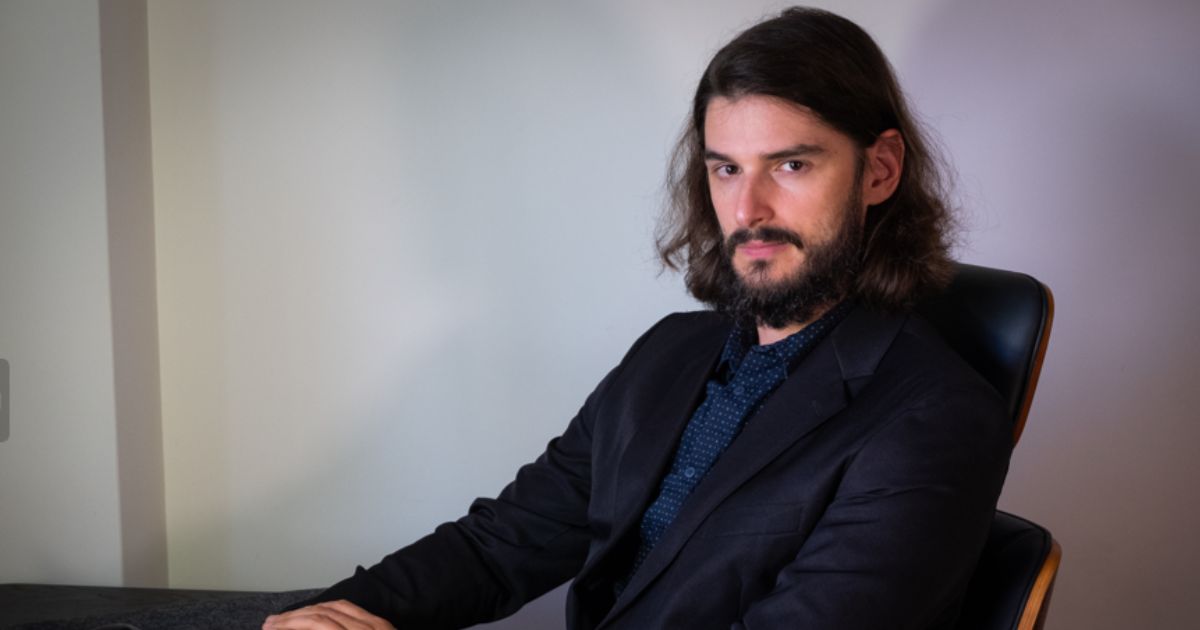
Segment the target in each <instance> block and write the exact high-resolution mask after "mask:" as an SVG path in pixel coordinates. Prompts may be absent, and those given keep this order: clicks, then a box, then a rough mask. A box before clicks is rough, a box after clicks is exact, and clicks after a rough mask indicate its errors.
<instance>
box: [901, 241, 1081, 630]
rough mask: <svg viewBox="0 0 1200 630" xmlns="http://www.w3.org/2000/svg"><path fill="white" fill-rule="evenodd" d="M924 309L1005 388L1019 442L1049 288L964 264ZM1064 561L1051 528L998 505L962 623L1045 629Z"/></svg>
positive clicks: (1049, 315) (1040, 350) (1050, 304)
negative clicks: (1010, 512) (1005, 510)
mask: <svg viewBox="0 0 1200 630" xmlns="http://www.w3.org/2000/svg"><path fill="white" fill-rule="evenodd" d="M918 311H919V312H920V313H921V314H922V315H923V316H924V317H925V318H926V319H928V320H929V321H930V322H931V323H933V325H934V326H935V327H936V328H937V329H938V331H939V332H941V334H942V335H943V336H944V337H945V338H946V341H947V342H948V343H949V344H950V345H951V347H953V348H954V349H955V351H957V352H958V353H959V354H960V355H962V357H963V358H964V359H966V360H967V362H968V363H970V364H971V366H972V367H974V368H975V369H976V370H977V371H978V372H979V373H980V374H981V375H982V376H983V377H984V378H986V379H987V380H988V382H990V383H991V384H992V386H993V387H995V388H996V390H997V391H998V392H1000V395H1001V396H1002V397H1003V398H1004V400H1005V401H1006V403H1007V404H1008V411H1009V414H1010V415H1011V417H1012V420H1013V444H1014V445H1015V444H1016V442H1017V440H1019V439H1020V437H1021V431H1022V429H1024V427H1025V418H1026V416H1027V415H1028V414H1029V406H1030V404H1031V403H1032V402H1033V393H1034V390H1035V389H1036V387H1037V380H1038V375H1039V373H1040V371H1041V366H1042V359H1043V357H1044V356H1045V353H1046V343H1047V341H1048V340H1049V337H1050V324H1051V321H1052V320H1053V316H1054V300H1053V297H1052V295H1051V294H1050V290H1049V289H1048V288H1047V287H1046V286H1045V285H1043V284H1042V283H1040V282H1038V281H1037V280H1035V279H1033V278H1032V277H1030V276H1027V275H1025V274H1021V273H1014V272H1011V271H1002V270H999V269H990V268H987V267H978V266H975V265H965V264H958V265H957V270H956V273H955V277H954V279H953V280H952V281H951V284H950V286H949V287H948V288H947V289H946V291H944V292H943V293H942V294H940V295H938V296H936V297H934V298H932V299H930V300H928V301H926V302H925V303H923V304H921V305H920V306H919V307H918ZM1061 558H1062V550H1061V548H1060V547H1059V545H1058V542H1057V541H1055V540H1054V538H1053V536H1051V535H1050V532H1048V531H1047V530H1046V529H1045V528H1043V527H1041V526H1040V525H1038V524H1036V523H1034V522H1032V521H1029V520H1026V519H1023V518H1021V517H1019V516H1016V515H1013V514H1008V513H1006V512H1001V511H999V510H997V511H996V516H995V518H994V519H993V521H992V529H991V532H990V533H989V534H988V540H987V543H986V545H985V547H984V550H983V555H982V557H981V558H980V560H979V564H978V565H977V566H976V568H975V573H974V574H973V575H972V577H971V582H970V584H969V585H968V587H967V594H966V598H965V600H964V603H963V609H962V613H961V615H960V618H959V622H958V625H957V627H958V628H959V629H961V630H1035V629H1040V628H1042V627H1043V625H1044V624H1045V619H1046V611H1047V610H1048V609H1049V606H1050V596H1051V593H1052V591H1053V587H1054V578H1055V576H1056V575H1057V573H1058V565H1059V562H1060V560H1061Z"/></svg>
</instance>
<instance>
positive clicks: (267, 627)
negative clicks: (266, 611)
mask: <svg viewBox="0 0 1200 630" xmlns="http://www.w3.org/2000/svg"><path fill="white" fill-rule="evenodd" d="M262 627H263V630H395V628H394V627H393V626H392V624H390V623H388V622H387V621H386V620H384V619H380V618H379V617H376V616H375V615H372V614H371V613H369V612H367V611H365V610H363V609H361V608H359V607H358V606H355V605H354V604H351V603H350V602H348V601H346V600H344V599H342V600H338V601H336V602H322V603H320V604H316V605H313V606H306V607H304V608H300V609H298V610H293V611H290V612H286V613H283V614H282V615H271V616H270V617H267V620H266V621H264V622H263V626H262Z"/></svg>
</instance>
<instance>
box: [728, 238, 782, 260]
mask: <svg viewBox="0 0 1200 630" xmlns="http://www.w3.org/2000/svg"><path fill="white" fill-rule="evenodd" d="M787 246H788V244H787V243H783V242H780V241H746V242H745V243H742V244H741V245H738V246H737V250H738V251H739V252H741V253H742V254H743V255H745V256H747V257H749V258H767V257H769V256H774V255H775V254H776V253H778V252H779V251H780V250H782V249H783V248H785V247H787Z"/></svg>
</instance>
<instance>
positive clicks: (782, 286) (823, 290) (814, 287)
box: [722, 195, 863, 328]
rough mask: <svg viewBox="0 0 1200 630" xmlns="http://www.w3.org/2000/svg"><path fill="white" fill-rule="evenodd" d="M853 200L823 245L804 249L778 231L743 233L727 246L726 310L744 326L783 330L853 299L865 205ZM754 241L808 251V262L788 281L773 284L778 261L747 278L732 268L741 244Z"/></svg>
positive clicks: (755, 266) (755, 265)
mask: <svg viewBox="0 0 1200 630" xmlns="http://www.w3.org/2000/svg"><path fill="white" fill-rule="evenodd" d="M857 197H858V196H857V195H852V198H851V199H849V200H848V202H847V204H846V207H845V208H844V209H843V212H842V224H841V225H840V226H839V228H838V231H837V233H836V234H834V237H833V238H832V239H830V240H829V241H827V242H824V243H808V244H805V243H804V242H803V241H802V239H801V238H800V236H799V235H798V234H796V233H795V232H792V231H790V230H785V229H783V228H778V227H762V228H756V229H753V230H747V229H742V230H738V231H736V232H734V233H733V234H731V235H729V238H728V239H726V242H725V257H724V264H725V266H727V269H726V270H725V271H726V273H723V274H722V275H723V276H724V277H725V278H724V283H725V285H726V286H725V287H724V291H723V293H724V294H725V295H726V296H727V299H726V300H725V304H724V307H725V308H724V310H726V311H727V312H728V313H730V314H731V315H732V316H733V317H734V318H735V319H736V320H737V321H738V322H739V323H740V324H741V325H743V326H747V327H748V326H759V325H765V326H768V327H770V328H784V327H786V326H788V325H790V324H797V323H804V322H808V321H811V320H812V319H813V318H814V317H815V316H817V315H818V314H819V312H820V311H821V310H823V309H826V308H828V307H831V306H833V305H835V304H836V303H838V302H839V301H841V300H843V299H845V297H846V296H848V295H849V294H850V292H851V290H852V288H853V286H854V279H855V278H856V277H857V275H858V272H859V269H860V268H861V266H862V248H863V242H862V241H863V221H862V209H861V208H862V206H861V202H860V201H859V200H858V199H857ZM751 240H761V241H765V242H781V243H788V244H790V245H791V246H793V247H796V248H798V249H800V250H802V251H803V252H804V260H803V262H802V263H801V264H800V265H799V266H798V267H797V268H796V269H795V270H794V271H792V272H791V273H790V274H789V275H788V276H787V277H785V278H782V279H779V280H774V281H771V280H768V279H767V274H768V273H769V272H770V270H771V269H770V268H771V265H773V264H778V263H777V262H775V261H754V262H752V263H751V264H750V268H749V269H747V270H746V271H745V273H739V272H738V271H737V270H736V269H734V267H733V254H734V252H735V250H736V248H737V245H739V244H741V243H745V242H747V241H751Z"/></svg>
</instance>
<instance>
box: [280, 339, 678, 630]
mask: <svg viewBox="0 0 1200 630" xmlns="http://www.w3.org/2000/svg"><path fill="white" fill-rule="evenodd" d="M660 324H661V322H660ZM657 328H658V326H655V327H654V328H651V329H650V330H649V331H647V332H646V333H645V334H644V335H642V337H641V338H640V339H639V340H638V341H637V342H636V343H635V344H634V345H633V347H632V348H631V349H630V350H629V352H628V353H627V354H626V356H625V359H624V360H623V361H622V362H621V364H620V365H618V366H617V367H616V368H614V369H613V370H612V371H611V372H610V373H609V374H608V375H607V376H606V377H605V378H604V380H602V381H601V382H600V384H599V385H598V386H597V387H596V389H595V390H594V391H593V392H592V393H591V395H590V396H589V397H588V399H587V401H586V402H585V403H584V405H583V407H582V408H581V409H580V411H579V413H578V414H577V415H576V416H575V418H574V419H573V420H571V422H570V424H569V425H568V426H567V429H566V431H565V432H564V433H563V434H562V435H561V436H559V437H557V438H555V439H553V440H551V441H550V443H549V444H548V445H547V447H546V450H545V451H544V452H543V453H542V455H541V456H540V457H538V459H537V460H536V461H534V462H532V463H530V464H527V465H525V466H523V467H521V469H520V470H519V471H518V472H517V475H516V478H515V479H514V480H513V482H512V483H510V484H509V485H508V486H507V487H505V488H504V490H503V491H501V493H500V495H499V496H497V497H496V498H494V499H477V500H476V501H475V502H474V503H473V504H472V505H471V507H470V510H469V511H468V513H467V515H466V516H464V517H462V518H460V519H458V520H457V521H454V522H450V523H445V524H443V525H441V526H439V527H438V528H437V529H436V530H434V532H433V533H432V534H430V535H428V536H425V537H424V538H422V539H420V540H418V541H417V542H415V543H413V544H411V545H409V546H407V547H404V548H403V549H400V550H398V551H396V552H394V553H392V554H390V555H388V556H386V557H385V558H384V559H383V560H382V561H380V562H379V563H378V564H376V565H374V566H372V567H371V568H369V569H364V568H363V567H358V569H357V570H356V572H355V574H354V575H353V576H351V577H349V578H347V579H345V580H343V581H341V582H339V583H337V584H335V585H334V586H332V587H330V588H329V589H327V590H325V591H323V592H321V593H320V594H318V595H317V596H316V597H314V598H312V599H310V600H307V601H304V602H301V603H298V604H296V605H294V606H292V608H293V609H294V608H299V607H303V606H306V605H310V604H313V603H316V602H323V601H331V600H336V599H346V600H349V601H351V602H353V603H355V604H357V605H359V606H361V607H362V608H364V609H365V610H367V611H369V612H371V613H373V614H376V615H378V616H381V617H383V618H385V619H387V620H389V621H390V622H392V623H393V624H395V625H396V626H397V627H401V628H405V629H408V628H462V627H466V626H470V625H474V624H477V623H482V622H486V621H491V620H494V619H498V618H501V617H505V616H507V615H510V614H512V613H514V612H516V610H517V609H519V608H520V607H521V606H522V605H524V604H525V603H526V602H528V601H530V600H532V599H534V598H536V597H537V596H539V595H541V594H543V593H545V592H546V591H549V590H550V589H552V588H554V587H555V586H557V585H559V584H561V583H563V582H565V581H567V580H568V579H570V578H571V577H573V576H574V575H575V574H576V573H578V571H579V569H580V568H581V567H582V566H583V562H584V560H585V558H586V554H587V550H588V544H589V540H590V536H589V529H588V518H587V514H588V502H589V498H590V488H591V470H592V431H593V427H594V424H595V422H596V421H597V418H596V413H595V410H596V408H597V407H599V403H600V400H602V399H603V397H604V395H605V392H606V391H607V390H608V389H609V388H610V387H611V386H612V383H613V381H614V380H616V379H617V377H618V375H619V373H620V372H621V370H622V368H623V367H624V366H625V365H626V364H627V363H628V362H629V361H630V357H632V356H633V355H634V354H635V353H636V352H637V350H638V348H639V347H641V345H642V344H643V343H644V342H645V341H646V339H648V338H649V337H650V336H651V334H652V333H653V332H654V330H655V329H657Z"/></svg>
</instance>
